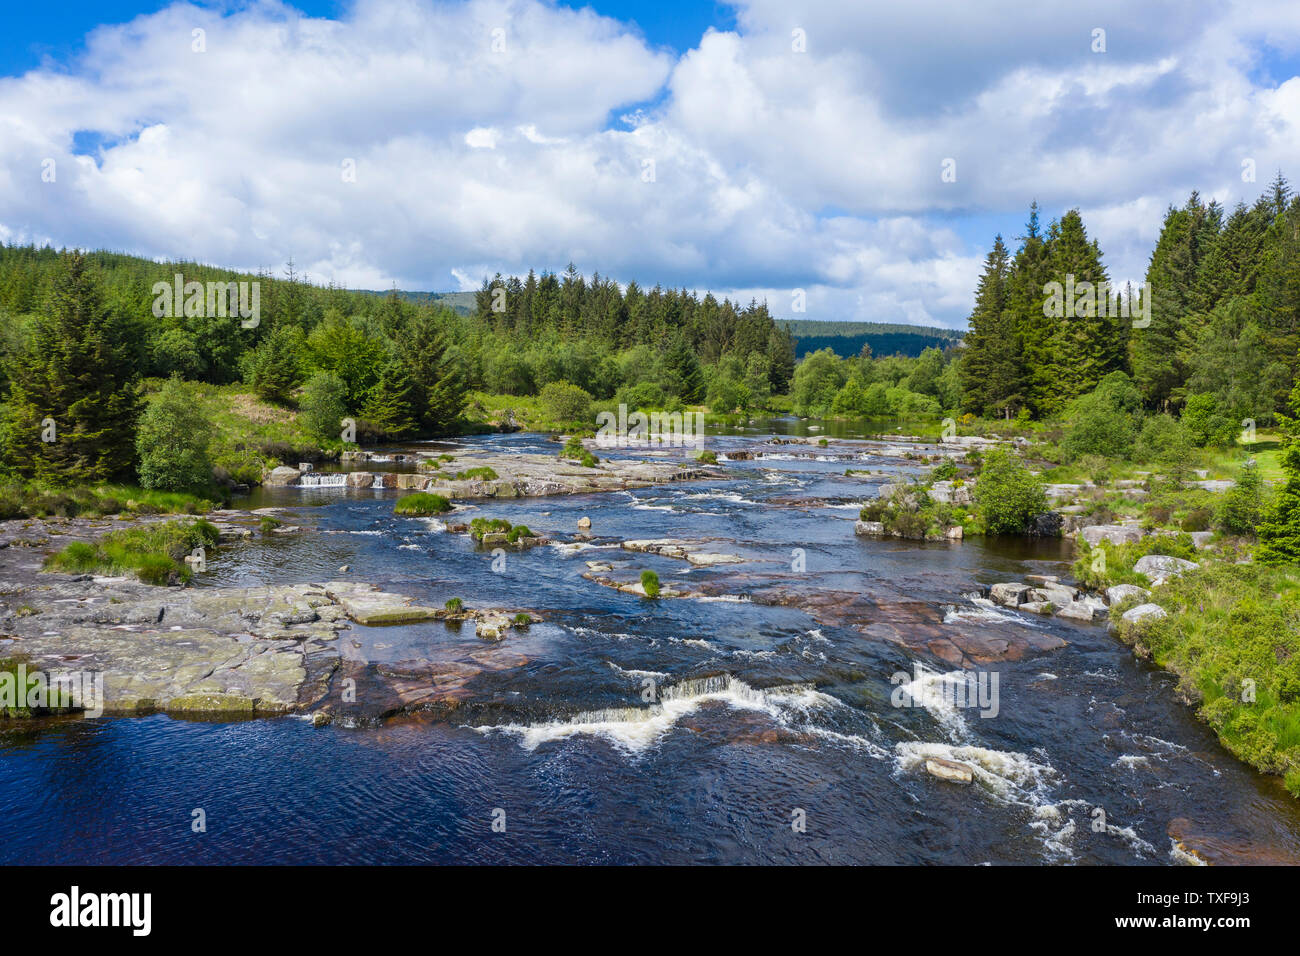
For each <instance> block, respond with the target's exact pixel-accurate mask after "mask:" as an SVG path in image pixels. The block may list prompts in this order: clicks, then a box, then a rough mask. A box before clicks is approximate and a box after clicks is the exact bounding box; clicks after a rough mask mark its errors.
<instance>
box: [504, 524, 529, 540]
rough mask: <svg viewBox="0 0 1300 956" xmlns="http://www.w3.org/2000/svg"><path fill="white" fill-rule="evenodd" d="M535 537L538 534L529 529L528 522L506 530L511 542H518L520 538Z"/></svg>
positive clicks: (507, 537) (507, 538)
mask: <svg viewBox="0 0 1300 956" xmlns="http://www.w3.org/2000/svg"><path fill="white" fill-rule="evenodd" d="M533 537H536V535H534V534H533V532H532V531H531V530H530V529H529V527H528V525H526V524H517V525H514V526H513V527H512V528H511V529H510V530H509V531H507V532H506V540H507V541H509V542H510V543H511V544H517V543H518V542H519V539H520V538H533Z"/></svg>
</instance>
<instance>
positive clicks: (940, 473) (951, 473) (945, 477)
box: [930, 459, 957, 481]
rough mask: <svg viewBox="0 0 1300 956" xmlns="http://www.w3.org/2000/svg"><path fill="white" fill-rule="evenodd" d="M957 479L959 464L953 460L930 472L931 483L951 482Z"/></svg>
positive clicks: (937, 466)
mask: <svg viewBox="0 0 1300 956" xmlns="http://www.w3.org/2000/svg"><path fill="white" fill-rule="evenodd" d="M956 477H957V463H956V462H954V461H952V460H951V459H949V460H946V461H944V462H942V463H941V464H939V465H936V466H935V467H934V470H933V471H931V472H930V480H931V481H951V480H952V479H953V478H956Z"/></svg>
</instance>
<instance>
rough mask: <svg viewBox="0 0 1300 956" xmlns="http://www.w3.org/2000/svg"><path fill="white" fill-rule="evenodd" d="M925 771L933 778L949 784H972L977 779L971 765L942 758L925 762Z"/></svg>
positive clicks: (931, 758) (932, 758)
mask: <svg viewBox="0 0 1300 956" xmlns="http://www.w3.org/2000/svg"><path fill="white" fill-rule="evenodd" d="M925 771H926V773H928V774H929V775H930V776H932V777H937V778H939V779H940V780H944V781H947V782H948V783H971V782H973V781H974V779H975V770H974V768H972V767H971V766H970V765H969V764H964V763H959V762H958V761H956V760H945V759H944V758H942V757H930V758H928V759H927V760H926V761H925Z"/></svg>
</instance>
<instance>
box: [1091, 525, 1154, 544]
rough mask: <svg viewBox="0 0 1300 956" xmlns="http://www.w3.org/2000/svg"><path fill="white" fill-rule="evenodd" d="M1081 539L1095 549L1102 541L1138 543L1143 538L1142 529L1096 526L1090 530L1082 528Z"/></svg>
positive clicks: (1122, 526) (1123, 526) (1121, 526)
mask: <svg viewBox="0 0 1300 956" xmlns="http://www.w3.org/2000/svg"><path fill="white" fill-rule="evenodd" d="M1079 537H1080V538H1081V539H1082V540H1084V541H1086V542H1087V543H1088V545H1089V547H1093V548H1095V547H1097V545H1098V544H1099V543H1100V542H1102V541H1109V542H1110V543H1111V544H1126V543H1128V542H1130V541H1138V540H1140V539H1141V538H1142V529H1141V528H1130V527H1127V526H1125V525H1119V524H1095V525H1092V526H1091V527H1088V528H1080V529H1079Z"/></svg>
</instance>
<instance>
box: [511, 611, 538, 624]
mask: <svg viewBox="0 0 1300 956" xmlns="http://www.w3.org/2000/svg"><path fill="white" fill-rule="evenodd" d="M514 623H515V627H527V626H528V625H529V624H532V623H533V618H532V615H531V614H525V613H523V612H522V611H520V612H519V613H518V614H516V615H515V618H514Z"/></svg>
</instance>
